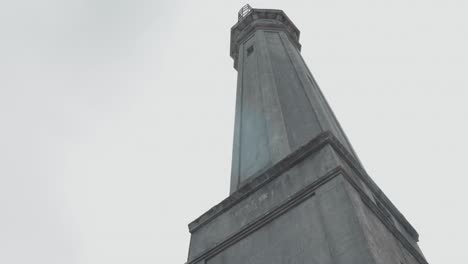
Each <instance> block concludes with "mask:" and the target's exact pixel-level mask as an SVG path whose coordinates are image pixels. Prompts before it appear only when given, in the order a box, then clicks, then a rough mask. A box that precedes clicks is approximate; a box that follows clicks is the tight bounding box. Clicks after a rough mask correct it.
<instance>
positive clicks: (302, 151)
mask: <svg viewBox="0 0 468 264" xmlns="http://www.w3.org/2000/svg"><path fill="white" fill-rule="evenodd" d="M251 178H252V180H250V181H249V182H247V183H245V184H244V185H243V186H242V187H241V188H240V189H239V190H238V191H236V192H234V193H233V194H231V195H230V196H229V197H228V198H226V199H225V200H223V201H222V202H221V203H220V204H218V205H216V206H215V207H213V208H212V209H210V210H209V211H208V212H206V213H205V214H203V215H202V216H201V217H199V218H198V219H196V220H195V221H193V222H192V223H191V224H190V225H189V229H190V232H191V240H190V250H189V257H188V261H187V263H191V264H192V263H193V264H201V263H203V264H221V263H222V264H240V263H242V264H247V263H256V264H263V263H265V264H266V263H268V264H270V263H320V264H325V263H330V264H331V263H333V264H338V263H339V264H341V263H343V264H345V263H346V264H363V263H382V264H387V263H388V264H390V263H391V264H417V263H421V264H424V263H427V262H426V260H425V259H424V257H423V255H422V253H421V251H420V250H419V248H418V245H417V240H418V234H417V232H416V231H415V230H414V229H413V228H412V227H411V225H410V224H409V223H408V222H407V221H406V219H405V218H404V217H403V216H402V215H401V213H400V212H398V210H397V209H396V208H395V207H394V206H393V204H392V203H391V202H390V201H389V200H388V199H387V198H386V197H385V195H384V194H383V193H382V191H381V190H380V189H379V188H378V187H377V185H375V183H374V182H373V181H372V180H371V179H370V177H369V176H368V175H367V174H366V172H365V171H364V170H363V169H362V167H360V165H359V163H358V162H357V161H356V160H354V158H353V156H352V155H350V154H349V153H348V152H347V151H346V149H345V148H344V147H343V146H342V145H341V144H340V143H339V142H338V140H336V139H335V137H334V136H333V135H332V134H331V133H329V132H326V133H323V134H321V135H319V136H318V137H316V138H315V139H313V140H312V141H310V142H309V143H307V144H306V145H304V146H303V147H301V148H299V149H298V150H296V151H294V152H293V153H291V154H290V155H289V156H287V157H286V158H284V159H283V160H281V161H280V162H278V163H277V164H275V165H274V166H273V167H271V168H269V169H267V170H265V171H263V172H261V173H259V174H258V175H255V176H253V177H251Z"/></svg>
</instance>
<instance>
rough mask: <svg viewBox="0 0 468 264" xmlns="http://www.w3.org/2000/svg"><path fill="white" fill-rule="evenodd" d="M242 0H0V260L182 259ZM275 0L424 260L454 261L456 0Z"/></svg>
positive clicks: (224, 166)
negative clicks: (293, 26)
mask: <svg viewBox="0 0 468 264" xmlns="http://www.w3.org/2000/svg"><path fill="white" fill-rule="evenodd" d="M244 4H245V2H243V1H220V0H217V1H215V0H212V1H207V0H198V1H174V0H167V1H158V0H120V1H117V0H68V1H64V0H49V1H45V0H29V1H26V0H15V1H11V0H10V1H8V0H0V263H5V264H6V263H8V264H16V263H21V264H30V263H35V264H42V263H44V264H54V263H57V264H64V263H67V264H68V263H70V264H75V263H79V264H81V263H83V264H103V263H112V264H120V263H122V264H123V263H140V264H143V263H153V264H154V263H184V261H185V260H186V257H187V253H188V242H189V232H188V229H187V224H188V223H189V222H191V221H192V220H194V219H195V218H197V217H198V216H199V215H201V214H202V213H204V212H205V211H206V210H208V209H209V208H211V207H212V206H214V205H216V204H217V203H218V202H220V201H221V200H222V199H224V198H225V197H227V195H228V192H229V177H230V166H231V164H230V163H231V149H232V137H233V124H234V103H235V88H236V75H237V72H236V71H235V70H234V69H233V67H232V59H231V58H230V57H229V30H230V27H231V26H232V25H234V24H235V23H236V20H237V11H238V9H239V8H240V7H241V6H242V5H244ZM250 4H251V5H252V6H254V7H257V8H276V9H283V10H284V11H285V12H286V13H287V15H288V16H289V17H290V18H291V19H292V20H293V21H294V23H295V24H296V25H297V27H298V28H299V29H300V30H301V43H302V45H303V49H302V54H303V57H304V59H305V61H306V62H307V63H308V66H309V68H310V69H311V71H312V73H313V74H314V76H315V78H316V80H317V81H318V83H319V85H320V87H321V88H322V90H323V92H324V94H325V96H326V97H327V99H328V100H329V103H330V104H331V107H332V108H333V110H334V111H335V114H336V115H337V117H338V119H339V121H340V122H341V124H342V126H343V128H344V130H345V132H346V133H347V135H348V137H349V139H350V140H351V143H352V144H353V146H354V148H355V150H356V152H357V154H358V155H359V157H360V159H361V160H362V162H363V164H364V166H365V167H366V169H367V171H368V172H369V174H370V175H371V177H373V179H374V180H375V181H376V182H377V184H379V186H380V187H381V188H382V189H383V190H384V192H385V193H386V194H387V196H388V197H389V198H390V199H391V200H392V201H393V202H394V204H395V205H396V206H397V207H398V208H399V209H400V210H401V211H402V212H403V214H404V215H405V216H406V218H407V219H408V220H409V221H410V222H411V223H412V224H413V225H414V227H415V228H416V229H417V230H418V231H419V233H420V246H421V248H422V250H423V252H424V254H425V256H426V258H427V259H428V261H429V262H430V263H465V262H466V254H465V252H464V251H465V250H466V238H467V237H468V232H467V230H466V227H467V223H468V212H467V210H468V208H467V204H466V202H467V195H466V193H467V191H466V185H467V183H468V180H467V178H468V174H467V172H466V167H465V165H466V163H467V154H466V151H467V148H468V139H467V136H466V135H467V134H468V125H467V119H468V89H467V88H468V81H467V79H468V78H467V70H468V51H467V50H468V49H467V47H468V27H467V26H468V18H467V15H466V14H468V3H467V2H466V1H463V0H439V1H430V0H424V1H422V0H421V1H419V0H392V1H381V0H354V1H330V0H314V1H293V0H288V1H250Z"/></svg>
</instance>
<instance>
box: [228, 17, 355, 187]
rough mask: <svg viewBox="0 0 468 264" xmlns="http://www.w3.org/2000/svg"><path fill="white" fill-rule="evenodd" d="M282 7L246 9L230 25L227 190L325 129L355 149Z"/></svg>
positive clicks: (294, 27) (296, 31)
mask: <svg viewBox="0 0 468 264" xmlns="http://www.w3.org/2000/svg"><path fill="white" fill-rule="evenodd" d="M300 49H301V45H300V43H299V30H298V29H297V28H296V26H295V25H294V24H293V23H292V22H291V20H290V19H289V18H288V17H287V16H286V14H285V13H284V12H283V11H281V10H271V9H268V10H263V9H250V10H248V9H247V10H244V14H240V15H239V22H238V23H237V24H236V25H235V26H233V27H232V29H231V56H232V57H233V59H234V67H235V68H236V69H237V72H238V73H237V74H238V79H237V104H236V118H235V131H234V148H233V158H232V172H231V193H232V192H234V191H236V190H237V189H238V188H239V187H241V186H242V185H243V183H245V182H246V181H247V180H248V179H249V178H253V177H255V175H256V174H258V173H261V172H262V171H263V170H264V169H266V168H268V167H270V166H271V165H273V164H275V163H276V162H278V161H279V160H281V159H282V158H284V157H286V156H287V155H288V154H290V153H291V152H293V151H294V150H296V149H298V148H299V147H300V146H302V145H304V144H305V143H307V142H308V141H310V140H311V139H312V138H314V137H316V136H317V135H319V134H320V133H322V132H324V131H330V132H332V133H333V134H334V135H335V136H336V137H337V138H338V139H339V140H340V142H341V143H342V144H343V145H344V146H345V147H346V148H347V149H348V150H349V151H350V152H352V153H354V151H353V149H352V147H351V145H350V144H349V142H348V140H347V138H346V136H345V134H344V132H343V130H342V129H341V127H340V125H339V123H338V121H337V120H336V118H335V116H334V114H333V112H332V110H331V109H330V107H329V106H328V104H327V102H326V100H325V98H324V97H323V94H322V92H321V91H320V89H319V87H318V85H317V83H316V82H315V80H314V78H313V77H312V74H311V73H310V71H309V69H308V68H307V65H306V64H305V62H304V60H303V59H302V56H301V53H300Z"/></svg>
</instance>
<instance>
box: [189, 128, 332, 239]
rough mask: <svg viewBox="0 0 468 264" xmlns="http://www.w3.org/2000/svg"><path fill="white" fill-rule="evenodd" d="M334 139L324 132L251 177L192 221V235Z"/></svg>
mask: <svg viewBox="0 0 468 264" xmlns="http://www.w3.org/2000/svg"><path fill="white" fill-rule="evenodd" d="M333 137H334V136H333V135H332V133H331V132H329V131H326V132H323V133H321V134H319V135H318V136H316V137H315V138H313V139H312V140H311V141H309V142H308V143H306V144H305V145H303V146H302V147H300V148H299V149H297V150H296V151H294V152H292V153H291V154H289V155H288V156H286V157H285V158H283V159H282V160H281V161H279V162H277V163H276V164H275V165H273V166H271V167H269V168H267V169H265V170H263V171H260V172H258V173H256V174H254V175H252V176H250V177H249V178H250V180H248V181H247V182H246V183H245V184H244V185H243V186H242V187H241V188H240V189H238V190H237V191H235V192H233V193H232V194H231V195H230V196H228V197H227V198H226V199H224V200H223V201H221V202H220V203H219V204H217V205H215V206H214V207H212V208H211V209H210V210H208V211H207V212H205V213H204V214H202V215H201V216H200V217H198V218H197V219H195V220H194V221H192V222H191V223H190V224H189V225H188V228H189V231H190V233H193V232H195V231H196V230H197V229H198V228H200V227H202V226H203V225H205V224H207V223H209V222H210V221H211V220H213V219H214V218H215V217H216V216H218V215H220V214H222V213H223V212H225V211H227V210H228V209H230V208H231V207H233V206H234V205H235V204H237V203H238V202H240V201H242V200H243V199H245V198H247V197H248V196H249V195H250V194H251V193H253V192H255V191H256V190H258V189H260V188H261V187H262V186H264V185H265V184H267V183H269V182H270V181H272V180H273V179H275V178H277V177H278V176H280V175H281V174H283V173H284V172H286V171H287V170H289V169H290V168H292V167H293V166H294V165H296V164H297V163H299V162H301V161H302V160H303V159H305V158H306V157H308V156H309V155H311V154H313V153H315V152H317V151H319V150H320V149H321V148H322V147H324V146H325V145H327V144H328V143H329V142H330V141H331V139H332V138H333Z"/></svg>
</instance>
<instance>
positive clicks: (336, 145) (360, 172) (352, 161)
mask: <svg viewBox="0 0 468 264" xmlns="http://www.w3.org/2000/svg"><path fill="white" fill-rule="evenodd" d="M330 144H331V146H332V147H333V149H335V151H336V152H337V153H338V154H339V155H340V156H341V157H342V158H343V159H344V160H345V161H346V162H347V164H348V166H349V167H350V168H351V169H352V170H354V171H355V173H356V175H357V176H358V177H359V178H360V179H361V180H362V181H364V183H365V184H366V185H367V186H368V187H369V188H370V189H371V190H372V192H373V193H374V194H375V195H376V196H377V198H378V199H379V200H380V201H381V202H382V203H383V204H384V205H385V206H386V207H387V208H388V209H389V210H390V211H391V212H392V214H393V216H394V217H395V218H396V220H397V221H398V222H400V223H401V225H402V226H403V228H405V230H406V231H407V232H408V233H409V234H410V235H411V236H412V237H413V238H414V239H415V240H416V241H419V234H418V232H417V231H416V229H415V228H414V227H413V226H412V225H411V224H410V223H409V221H408V220H407V219H406V218H405V217H404V216H403V214H402V213H401V212H400V210H398V208H396V206H395V205H394V204H393V203H392V201H390V199H389V198H388V197H387V196H386V195H385V193H384V192H383V191H382V190H381V189H380V187H379V186H378V185H377V184H376V183H375V182H374V180H372V178H371V177H370V176H369V174H367V172H366V171H365V169H364V168H363V167H362V165H361V164H360V162H359V161H358V160H357V159H356V158H355V157H354V156H353V155H352V154H351V153H350V152H349V151H348V150H347V149H346V148H345V147H344V146H343V144H341V142H340V141H339V140H338V139H337V138H336V137H335V136H334V135H332V136H331V137H330Z"/></svg>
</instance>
